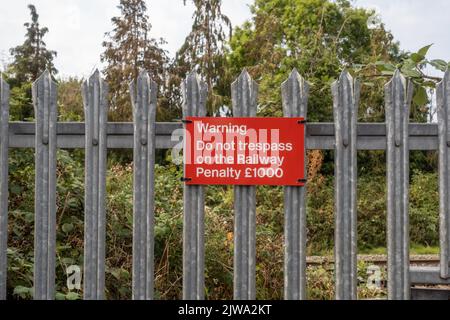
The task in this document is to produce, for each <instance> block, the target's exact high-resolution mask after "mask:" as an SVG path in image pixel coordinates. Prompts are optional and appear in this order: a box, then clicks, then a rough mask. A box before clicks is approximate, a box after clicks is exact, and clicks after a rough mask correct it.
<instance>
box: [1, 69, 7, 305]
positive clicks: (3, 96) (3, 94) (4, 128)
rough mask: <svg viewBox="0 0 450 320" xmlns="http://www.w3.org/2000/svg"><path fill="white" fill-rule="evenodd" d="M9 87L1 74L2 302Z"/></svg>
mask: <svg viewBox="0 0 450 320" xmlns="http://www.w3.org/2000/svg"><path fill="white" fill-rule="evenodd" d="M8 148H9V86H8V84H7V83H6V82H5V81H4V80H3V77H2V76H1V74H0V300H6V277H7V275H6V273H7V270H8V268H7V247H8Z"/></svg>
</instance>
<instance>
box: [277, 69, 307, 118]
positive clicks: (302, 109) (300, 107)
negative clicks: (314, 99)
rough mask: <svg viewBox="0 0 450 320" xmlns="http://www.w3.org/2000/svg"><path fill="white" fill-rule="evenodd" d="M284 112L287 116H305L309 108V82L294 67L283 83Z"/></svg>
mask: <svg viewBox="0 0 450 320" xmlns="http://www.w3.org/2000/svg"><path fill="white" fill-rule="evenodd" d="M281 94H282V100H283V101H282V102H283V114H284V116H285V117H303V118H305V119H306V117H307V110H308V96H309V84H308V83H307V82H306V81H305V79H304V78H303V77H302V76H301V75H300V73H299V72H298V71H297V69H295V68H294V69H293V70H292V72H291V73H290V75H289V77H288V79H286V81H284V82H283V83H282V85H281Z"/></svg>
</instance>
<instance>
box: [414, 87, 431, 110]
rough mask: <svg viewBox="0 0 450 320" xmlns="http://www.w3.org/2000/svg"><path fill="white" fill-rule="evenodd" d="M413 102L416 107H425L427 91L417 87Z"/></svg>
mask: <svg viewBox="0 0 450 320" xmlns="http://www.w3.org/2000/svg"><path fill="white" fill-rule="evenodd" d="M413 101H414V103H415V104H416V105H418V106H423V105H426V104H427V103H428V94H427V90H425V88H424V87H418V88H417V91H416V94H415V95H414V98H413Z"/></svg>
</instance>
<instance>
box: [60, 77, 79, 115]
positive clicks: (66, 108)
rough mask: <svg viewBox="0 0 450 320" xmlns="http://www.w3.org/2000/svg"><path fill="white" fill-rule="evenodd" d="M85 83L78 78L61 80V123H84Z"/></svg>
mask: <svg viewBox="0 0 450 320" xmlns="http://www.w3.org/2000/svg"><path fill="white" fill-rule="evenodd" d="M82 83H83V81H82V80H80V79H78V78H68V79H61V80H59V82H58V109H59V110H58V115H59V121H84V110H83V98H82V95H81V87H82Z"/></svg>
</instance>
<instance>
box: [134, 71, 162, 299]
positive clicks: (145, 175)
mask: <svg viewBox="0 0 450 320" xmlns="http://www.w3.org/2000/svg"><path fill="white" fill-rule="evenodd" d="M130 92H131V100H132V102H133V111H134V112H133V118H134V155H133V159H134V161H133V189H134V190H133V299H134V300H152V299H153V287H154V192H155V181H154V177H155V171H154V170H155V119H156V103H157V101H156V99H157V92H158V87H157V85H156V83H155V82H154V81H152V80H151V79H150V77H149V75H148V73H147V72H145V71H143V72H141V73H140V74H139V76H138V78H137V81H133V82H132V84H131V85H130Z"/></svg>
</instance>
